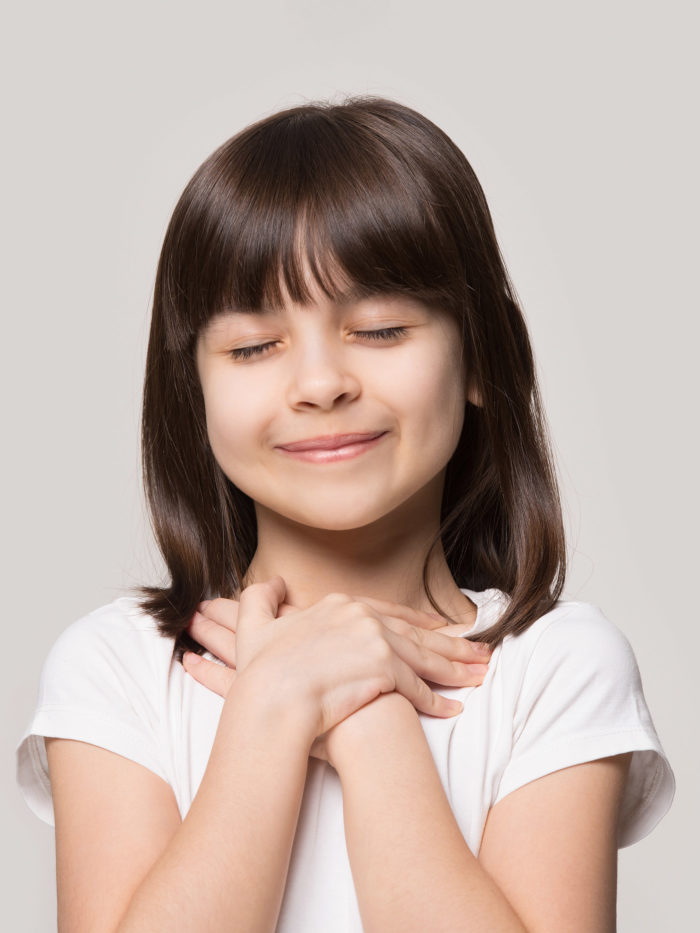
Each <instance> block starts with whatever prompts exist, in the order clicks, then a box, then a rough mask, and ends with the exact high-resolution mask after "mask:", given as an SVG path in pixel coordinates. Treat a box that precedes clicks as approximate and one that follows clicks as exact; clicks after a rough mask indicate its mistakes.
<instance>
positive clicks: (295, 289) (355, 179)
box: [160, 107, 469, 352]
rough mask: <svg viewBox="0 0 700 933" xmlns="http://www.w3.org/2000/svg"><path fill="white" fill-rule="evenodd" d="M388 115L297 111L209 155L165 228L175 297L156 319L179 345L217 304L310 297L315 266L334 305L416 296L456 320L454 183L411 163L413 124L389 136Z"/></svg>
mask: <svg viewBox="0 0 700 933" xmlns="http://www.w3.org/2000/svg"><path fill="white" fill-rule="evenodd" d="M380 109H381V108H378V111H379V110H380ZM385 121H386V115H384V116H382V115H381V113H380V112H377V113H376V114H374V113H371V112H370V113H368V112H366V111H358V112H353V111H352V109H351V108H349V109H347V110H346V111H342V112H338V111H334V112H333V113H331V112H329V111H328V110H325V109H320V110H319V109H317V108H316V109H313V110H307V109H305V108H304V107H300V108H296V109H294V110H292V111H290V112H289V113H288V115H287V116H285V117H282V118H280V117H277V119H275V120H274V121H273V122H270V123H266V122H265V121H264V120H263V121H261V122H260V123H258V124H255V125H253V126H252V127H249V128H248V129H246V130H245V131H243V132H242V133H240V134H239V135H237V136H235V137H233V138H232V139H231V140H229V141H228V142H227V143H225V144H224V145H223V146H221V147H220V148H219V149H218V150H217V151H216V152H214V153H213V154H212V156H210V158H209V159H207V161H206V162H205V163H204V164H203V165H202V166H201V167H200V169H199V170H198V172H197V173H196V174H195V176H194V177H193V178H192V180H191V181H190V183H189V184H188V186H187V188H186V189H185V191H184V192H183V195H182V197H181V199H180V201H179V203H178V205H177V207H176V209H175V212H174V215H173V219H172V221H171V224H170V227H169V229H168V233H167V235H166V248H165V249H164V255H167V256H168V257H169V263H168V268H166V269H162V270H161V276H160V277H161V284H162V286H163V294H164V295H171V296H173V297H174V298H175V300H173V301H172V302H169V305H170V307H169V309H168V313H167V314H166V316H165V318H164V323H165V324H166V326H167V327H168V335H167V336H168V343H169V344H170V345H171V347H172V349H173V350H175V351H177V352H179V351H181V350H183V349H184V348H185V347H186V346H187V345H188V344H190V345H191V343H190V342H191V341H192V340H193V338H196V336H197V334H198V333H199V332H200V330H201V329H202V327H204V326H205V325H206V324H207V322H208V320H209V319H210V318H211V317H212V316H214V315H216V314H217V313H220V312H224V311H231V310H236V309H238V310H245V311H274V310H278V309H279V308H281V307H282V306H283V304H284V302H285V300H288V299H291V300H292V301H293V302H295V303H299V304H302V305H305V304H308V303H309V302H310V301H311V298H312V296H311V292H310V290H309V276H310V277H311V279H313V280H314V281H315V283H316V284H317V286H318V287H319V288H320V289H321V291H322V292H323V293H324V294H325V295H326V296H327V297H328V298H329V299H330V300H332V301H336V302H344V301H349V300H359V299H361V298H364V297H368V296H369V295H372V294H410V295H411V296H413V297H416V298H418V299H420V300H422V301H424V302H425V303H426V304H439V305H440V306H442V307H443V308H445V310H448V311H450V310H451V311H452V312H453V313H454V314H455V315H458V316H460V317H461V315H460V314H459V309H460V308H462V307H463V303H464V300H465V298H466V297H467V296H466V292H468V290H469V289H468V285H467V284H466V283H467V281H468V280H467V276H466V270H465V268H464V253H463V249H460V246H459V245H458V240H457V238H455V236H454V235H453V232H452V231H453V229H454V226H455V219H454V217H447V216H446V215H445V211H444V209H443V208H442V206H441V205H446V204H450V203H452V204H453V205H454V192H447V191H445V190H444V185H443V184H441V183H440V179H439V178H438V175H437V174H436V173H435V172H434V170H433V172H432V174H431V172H430V166H429V164H428V163H427V162H426V164H425V165H424V166H421V164H420V162H418V163H417V160H416V148H417V147H416V142H417V139H416V128H415V127H414V128H410V127H409V128H407V127H405V126H402V125H398V126H392V128H391V129H392V133H391V135H390V136H389V135H388V134H387V131H386V124H385ZM376 122H380V123H383V124H384V125H383V126H382V127H377V126H374V124H375V123H376ZM379 129H383V133H382V132H378V130H379ZM409 129H412V130H413V132H412V139H411V140H408V139H406V140H402V139H401V135H402V134H406V133H407V132H408V130H409ZM426 145H427V141H426ZM433 145H434V141H433ZM419 151H420V148H419ZM403 152H411V158H410V161H409V160H408V159H407V158H405V157H404V156H403V155H402V153H403ZM464 161H465V165H466V164H467V163H466V160H464ZM467 167H468V166H467ZM421 169H423V170H421ZM462 171H464V165H463V166H462ZM453 212H454V206H453ZM285 292H286V294H285Z"/></svg>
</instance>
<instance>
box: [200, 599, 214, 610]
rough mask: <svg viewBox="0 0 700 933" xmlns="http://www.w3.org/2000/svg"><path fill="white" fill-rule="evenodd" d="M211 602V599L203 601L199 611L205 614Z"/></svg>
mask: <svg viewBox="0 0 700 933" xmlns="http://www.w3.org/2000/svg"><path fill="white" fill-rule="evenodd" d="M210 602H211V600H210V599H205V600H203V601H202V602H201V603H199V604H198V605H197V609H199V611H200V612H204V610H205V609H206V608H207V606H208V605H209V603H210Z"/></svg>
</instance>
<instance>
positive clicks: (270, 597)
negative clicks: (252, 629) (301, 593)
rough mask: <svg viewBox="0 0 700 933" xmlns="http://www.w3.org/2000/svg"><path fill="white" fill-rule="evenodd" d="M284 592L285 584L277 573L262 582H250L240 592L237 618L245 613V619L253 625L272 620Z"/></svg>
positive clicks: (275, 615)
mask: <svg viewBox="0 0 700 933" xmlns="http://www.w3.org/2000/svg"><path fill="white" fill-rule="evenodd" d="M286 592H287V586H286V584H285V582H284V580H283V579H282V577H281V576H279V574H277V575H276V576H274V577H271V578H270V579H269V580H265V581H264V582H262V583H251V584H250V586H247V587H246V588H245V589H244V590H243V591H242V592H241V598H240V605H239V607H238V618H239V619H240V618H242V615H243V614H244V613H245V618H246V620H249V621H250V622H251V623H252V624H254V625H262V624H265V623H267V622H273V621H274V620H275V619H276V618H277V612H278V610H279V606H280V604H281V603H282V602H283V601H284V597H285V594H286Z"/></svg>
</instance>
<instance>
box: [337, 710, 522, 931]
mask: <svg viewBox="0 0 700 933" xmlns="http://www.w3.org/2000/svg"><path fill="white" fill-rule="evenodd" d="M386 699H387V701H389V702H387V703H385V701H384V699H382V701H381V703H382V706H377V707H376V709H375V710H372V709H370V707H367V708H366V711H365V710H358V712H357V713H356V714H355V715H356V716H357V717H358V719H357V720H356V721H355V723H351V722H350V720H347V721H346V722H345V723H341V724H340V726H344V727H345V732H343V731H342V730H339V731H338V733H336V735H335V736H333V737H332V742H331V744H330V746H329V751H330V753H331V754H330V757H331V760H332V763H333V765H334V767H335V768H336V770H337V771H338V774H339V776H340V781H341V785H342V789H343V809H344V819H345V837H346V844H347V849H348V855H349V858H350V864H351V867H352V874H353V880H354V883H355V890H356V892H357V897H358V902H359V906H360V913H361V915H362V921H363V927H364V929H365V930H366V931H367V933H379V931H381V933H392V931H394V930H396V931H399V930H400V931H401V933H411V931H423V930H432V931H435V933H439V931H445V933H448V931H449V933H458V931H464V933H466V931H471V930H474V931H479V933H487V931H496V930H498V931H499V933H524V930H525V928H524V926H523V925H522V923H521V921H520V920H519V918H518V917H517V915H516V914H515V912H514V911H513V909H512V908H511V906H510V904H509V903H508V901H507V900H506V898H505V896H504V895H503V894H502V892H501V891H500V889H499V888H498V887H497V885H496V884H495V882H494V881H493V880H492V878H491V876H490V875H489V874H488V873H487V872H486V871H485V870H484V869H483V868H482V867H481V865H480V864H479V862H478V860H477V859H476V858H475V856H474V855H473V853H472V852H471V851H470V849H469V847H468V846H467V844H466V842H465V840H464V837H463V836H462V833H461V831H460V829H459V827H458V825H457V823H456V821H455V818H454V815H453V813H452V810H451V808H450V805H449V802H448V800H447V797H446V796H445V792H444V789H443V786H442V783H441V781H440V777H439V775H438V773H437V769H436V767H435V762H434V761H433V757H432V754H431V751H430V747H429V746H428V743H427V741H426V738H425V734H424V733H423V729H422V727H421V724H420V721H419V719H418V716H417V714H416V712H415V709H413V707H412V706H411V705H410V704H409V703H408V702H407V701H406V700H404V698H403V697H399V696H398V695H396V696H392V695H389V696H388V697H387V698H386Z"/></svg>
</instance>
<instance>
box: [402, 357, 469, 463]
mask: <svg viewBox="0 0 700 933" xmlns="http://www.w3.org/2000/svg"><path fill="white" fill-rule="evenodd" d="M401 369H402V372H401V373H394V376H395V377H396V378H395V381H394V389H393V395H394V397H395V399H396V402H397V405H399V406H400V409H399V410H400V415H401V417H402V420H403V422H404V430H405V431H407V432H410V437H409V438H407V440H410V441H411V442H412V443H413V444H415V445H418V446H419V447H422V448H424V449H425V451H426V453H428V454H432V453H434V454H435V455H437V456H438V457H440V458H442V459H444V458H445V456H446V457H447V458H448V459H449V457H450V456H451V455H452V452H453V451H454V448H455V447H456V445H457V442H458V440H459V435H460V433H461V430H462V425H463V423H464V407H465V404H466V393H465V389H464V384H463V378H462V373H461V367H460V364H459V360H458V359H456V358H455V355H454V353H453V352H449V351H448V349H447V348H443V352H442V353H435V354H426V355H421V356H420V358H417V357H416V358H408V357H407V359H406V360H405V361H404V362H403V364H402V367H401ZM387 375H388V374H387ZM398 386H400V387H401V388H400V390H398V391H397V387H398Z"/></svg>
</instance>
